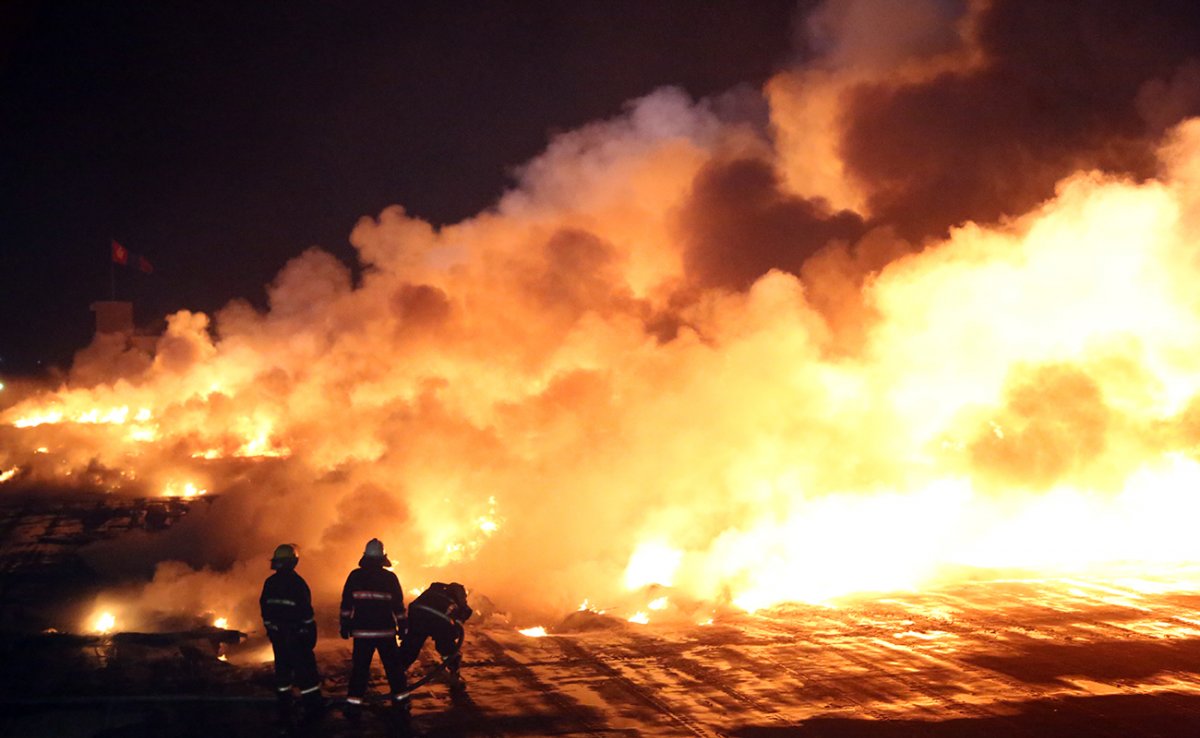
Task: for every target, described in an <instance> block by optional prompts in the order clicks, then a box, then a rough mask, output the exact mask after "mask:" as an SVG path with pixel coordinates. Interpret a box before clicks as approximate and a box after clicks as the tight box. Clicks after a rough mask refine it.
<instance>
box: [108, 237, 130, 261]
mask: <svg viewBox="0 0 1200 738" xmlns="http://www.w3.org/2000/svg"><path fill="white" fill-rule="evenodd" d="M112 260H113V261H114V262H115V263H117V264H127V263H129V249H127V248H125V247H124V246H122V245H121V244H119V243H117V242H116V241H115V240H114V241H113V242H112Z"/></svg>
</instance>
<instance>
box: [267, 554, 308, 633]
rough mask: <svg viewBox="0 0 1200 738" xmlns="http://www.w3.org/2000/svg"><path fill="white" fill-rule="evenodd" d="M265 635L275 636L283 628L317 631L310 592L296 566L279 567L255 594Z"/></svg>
mask: <svg viewBox="0 0 1200 738" xmlns="http://www.w3.org/2000/svg"><path fill="white" fill-rule="evenodd" d="M258 605H259V607H260V608H261V609H262V619H263V625H265V626H266V628H267V635H268V636H270V637H271V638H274V637H275V635H276V634H278V633H279V632H280V631H282V630H292V631H294V630H307V629H309V628H311V629H312V630H313V632H314V633H315V632H316V629H315V627H314V623H313V609H312V593H311V592H309V590H308V584H307V583H305V581H304V579H303V578H302V577H301V576H300V575H299V574H297V573H296V570H295V569H291V568H287V569H280V570H279V571H277V572H275V573H274V574H272V575H271V576H269V577H267V581H265V582H263V590H262V595H261V596H260V597H259V598H258Z"/></svg>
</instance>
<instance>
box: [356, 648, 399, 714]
mask: <svg viewBox="0 0 1200 738" xmlns="http://www.w3.org/2000/svg"><path fill="white" fill-rule="evenodd" d="M376 651H379V660H380V661H382V662H383V671H384V673H385V674H387V680H388V686H389V687H391V690H392V694H399V693H401V692H403V691H404V690H405V689H407V688H408V680H407V679H405V677H404V669H403V668H401V667H400V647H399V646H397V645H396V637H395V636H392V637H391V638H355V639H354V650H353V651H352V652H351V656H350V684H349V686H348V687H347V689H346V697H347V698H349V699H348V701H349V702H351V703H352V704H353V703H356V702H361V701H362V697H363V695H365V694H366V693H367V680H368V678H369V677H370V676H371V659H372V658H374V656H375V652H376Z"/></svg>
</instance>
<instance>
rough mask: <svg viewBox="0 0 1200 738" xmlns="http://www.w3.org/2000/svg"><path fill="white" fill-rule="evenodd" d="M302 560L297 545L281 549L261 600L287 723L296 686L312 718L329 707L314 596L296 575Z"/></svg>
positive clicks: (273, 559)
mask: <svg viewBox="0 0 1200 738" xmlns="http://www.w3.org/2000/svg"><path fill="white" fill-rule="evenodd" d="M299 561H300V557H299V556H298V555H297V553H296V547H295V546H293V545H289V544H286V543H285V544H283V545H281V546H278V547H277V548H276V549H275V553H274V555H272V556H271V568H272V569H274V570H275V573H274V574H272V575H271V576H269V577H267V581H266V582H264V583H263V590H262V595H261V596H260V597H259V598H258V604H259V607H260V609H261V610H262V619H263V625H264V626H266V629H267V637H268V638H270V639H271V648H272V650H274V652H275V689H276V692H275V694H276V696H277V698H278V709H279V718H280V720H284V721H286V720H288V719H289V717H290V714H291V708H292V687H293V685H294V686H296V687H298V688H299V689H300V696H301V699H302V700H303V702H304V710H305V713H306V714H307V716H308V717H310V718H312V717H317V716H319V715H320V712H321V710H322V708H323V707H324V704H325V703H324V700H323V699H322V698H321V676H320V674H318V673H317V659H316V657H315V656H313V649H314V648H315V647H316V645H317V624H316V622H314V620H313V609H312V594H311V593H310V592H309V589H308V584H307V583H306V582H305V581H304V578H303V577H301V576H300V575H299V574H297V573H296V564H297V563H299Z"/></svg>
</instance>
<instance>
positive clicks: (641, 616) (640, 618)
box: [629, 610, 650, 625]
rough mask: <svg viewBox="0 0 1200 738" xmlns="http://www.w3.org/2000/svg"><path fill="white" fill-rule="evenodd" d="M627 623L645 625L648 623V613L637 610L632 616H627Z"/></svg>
mask: <svg viewBox="0 0 1200 738" xmlns="http://www.w3.org/2000/svg"><path fill="white" fill-rule="evenodd" d="M629 622H631V623H637V624H638V625H645V624H646V623H649V622H650V615H649V613H645V612H642V611H641V610H639V611H638V612H635V613H634V614H633V615H630V616H629Z"/></svg>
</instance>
